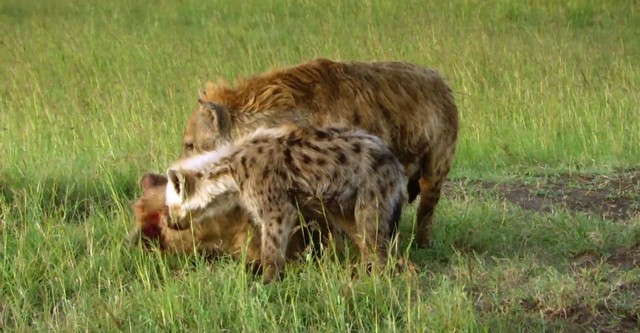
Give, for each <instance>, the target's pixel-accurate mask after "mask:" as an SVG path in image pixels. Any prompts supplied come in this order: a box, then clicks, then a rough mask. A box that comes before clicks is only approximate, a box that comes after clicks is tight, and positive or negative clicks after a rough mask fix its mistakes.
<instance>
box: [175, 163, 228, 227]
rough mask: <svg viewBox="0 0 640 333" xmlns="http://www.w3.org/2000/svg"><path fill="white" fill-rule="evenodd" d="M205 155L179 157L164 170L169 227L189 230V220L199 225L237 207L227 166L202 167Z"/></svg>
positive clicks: (190, 222)
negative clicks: (166, 181)
mask: <svg viewBox="0 0 640 333" xmlns="http://www.w3.org/2000/svg"><path fill="white" fill-rule="evenodd" d="M213 153H214V154H213V155H215V153H216V152H213ZM207 154H208V155H212V154H211V153H207ZM208 155H206V154H205V155H196V156H195V157H192V158H188V159H184V160H180V161H179V162H178V163H177V164H176V165H174V166H173V167H171V168H169V169H168V170H167V178H168V183H167V189H166V192H165V195H166V204H167V207H168V210H169V219H168V221H167V224H168V225H169V227H171V228H174V229H178V230H184V229H188V228H189V227H190V226H191V224H192V223H193V224H199V223H201V222H202V221H206V220H208V219H211V218H214V217H216V216H218V215H221V214H225V213H227V212H228V211H229V210H231V209H234V208H236V207H237V206H238V187H237V185H236V183H235V181H234V180H233V177H232V176H231V174H230V173H229V170H228V168H226V167H224V166H223V167H220V168H217V169H215V170H213V171H212V170H206V171H205V170H202V169H201V168H202V167H204V166H205V165H206V163H203V160H204V161H206V158H207V157H208Z"/></svg>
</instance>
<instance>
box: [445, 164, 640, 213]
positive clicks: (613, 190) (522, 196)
mask: <svg viewBox="0 0 640 333" xmlns="http://www.w3.org/2000/svg"><path fill="white" fill-rule="evenodd" d="M460 186H464V187H469V186H470V187H472V188H474V189H478V190H483V191H490V192H493V193H497V194H498V195H499V196H500V197H501V198H503V199H504V200H506V201H509V202H511V203H513V204H515V205H517V206H518V207H520V208H522V209H525V210H529V211H534V212H540V213H551V212H554V211H557V210H558V209H564V210H569V211H574V212H581V213H584V214H587V215H591V216H594V217H599V218H603V219H607V220H612V221H621V220H629V219H631V218H634V217H637V216H640V169H634V170H619V171H617V172H615V173H613V174H609V175H594V174H562V175H556V176H538V177H533V178H530V179H528V180H526V181H525V180H516V181H510V182H493V181H483V180H459V179H458V180H452V181H451V183H449V184H448V185H446V186H445V194H447V195H452V196H454V197H455V196H456V195H457V193H456V188H460Z"/></svg>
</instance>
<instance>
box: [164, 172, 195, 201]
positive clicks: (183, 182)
mask: <svg viewBox="0 0 640 333" xmlns="http://www.w3.org/2000/svg"><path fill="white" fill-rule="evenodd" d="M198 177H201V175H200V174H193V173H191V172H183V171H179V170H176V169H169V170H167V178H168V181H169V183H168V184H167V186H171V188H172V189H173V191H175V193H176V194H177V195H178V197H179V198H180V200H181V201H184V200H185V199H186V198H188V197H190V196H192V195H193V193H194V192H195V190H196V181H197V180H198Z"/></svg>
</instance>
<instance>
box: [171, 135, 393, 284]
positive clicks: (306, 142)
mask: <svg viewBox="0 0 640 333" xmlns="http://www.w3.org/2000/svg"><path fill="white" fill-rule="evenodd" d="M167 176H168V179H169V183H168V184H167V194H166V203H167V206H168V207H169V214H170V216H171V221H170V222H169V223H170V226H172V227H175V228H178V229H186V228H188V227H189V226H190V225H195V226H197V225H199V224H200V223H202V221H206V220H207V219H210V218H213V217H216V216H220V215H224V214H227V212H228V211H229V210H230V208H233V207H237V206H242V207H243V208H245V209H247V211H249V213H250V214H251V216H253V218H254V220H255V223H256V224H257V225H259V226H260V228H261V235H262V243H261V244H262V247H261V248H262V256H261V259H260V261H261V264H262V267H263V270H264V276H263V277H264V282H265V283H269V282H270V281H271V280H272V279H273V278H274V277H275V276H278V275H279V273H280V272H281V270H282V268H283V267H284V263H285V255H286V248H287V245H288V241H289V234H290V230H291V228H292V227H294V226H295V224H296V221H297V220H298V212H299V211H303V212H304V211H305V210H312V211H316V212H318V213H319V214H320V213H324V214H326V216H327V221H328V223H329V225H330V226H331V228H332V229H333V228H335V229H336V230H342V231H344V232H345V233H346V234H347V235H348V236H349V238H350V239H351V240H352V241H353V243H354V244H355V245H356V246H357V247H358V249H359V251H360V254H361V260H362V261H364V262H366V263H367V264H371V265H374V266H385V265H386V264H387V255H388V246H389V242H390V240H391V237H392V236H393V233H394V232H395V229H396V226H397V223H398V221H399V220H400V213H401V210H402V204H403V202H404V200H405V196H404V180H403V178H404V169H403V167H402V165H401V164H400V162H399V161H398V160H397V158H396V157H395V156H394V155H393V153H392V152H391V151H390V150H389V149H388V148H387V147H385V146H384V145H383V144H382V141H381V140H380V139H379V138H378V137H376V136H373V135H370V134H368V133H366V132H364V131H362V130H356V129H350V128H335V127H326V128H319V127H310V126H309V127H298V126H295V125H292V124H289V125H283V126H279V127H273V128H259V129H257V130H256V131H253V132H251V133H250V134H248V135H247V136H245V137H242V138H240V139H238V140H235V141H234V142H232V143H230V144H225V145H223V146H220V147H219V148H218V149H217V150H214V151H211V152H207V153H203V154H201V155H196V156H194V157H191V158H188V159H182V160H180V161H178V162H177V163H175V164H174V165H173V166H172V167H171V168H169V169H168V170H167Z"/></svg>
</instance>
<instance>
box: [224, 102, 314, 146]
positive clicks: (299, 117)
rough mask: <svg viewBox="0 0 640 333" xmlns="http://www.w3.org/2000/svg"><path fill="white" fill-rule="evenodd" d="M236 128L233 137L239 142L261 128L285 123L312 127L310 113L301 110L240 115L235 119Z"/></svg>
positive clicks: (267, 111)
mask: <svg viewBox="0 0 640 333" xmlns="http://www.w3.org/2000/svg"><path fill="white" fill-rule="evenodd" d="M234 118H235V119H234V121H235V126H232V133H231V136H232V138H233V140H238V139H240V138H242V137H243V136H245V135H246V134H247V133H250V132H253V131H255V130H256V129H258V128H260V127H275V126H280V125H282V124H284V123H290V122H293V123H295V124H297V125H301V126H306V125H310V119H309V114H308V112H300V110H296V109H293V110H278V109H271V110H264V111H256V112H251V113H240V114H237V115H236V116H235V117H234Z"/></svg>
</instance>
